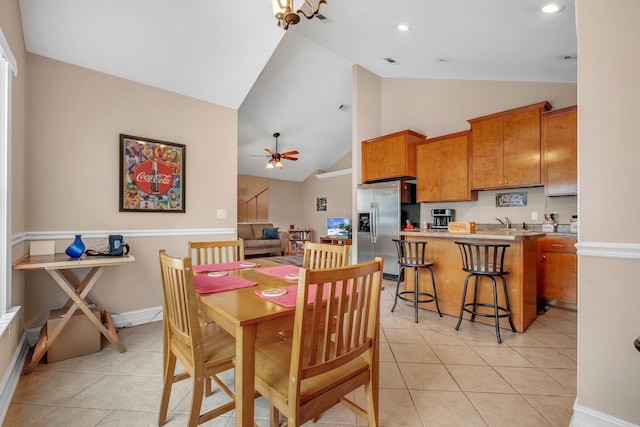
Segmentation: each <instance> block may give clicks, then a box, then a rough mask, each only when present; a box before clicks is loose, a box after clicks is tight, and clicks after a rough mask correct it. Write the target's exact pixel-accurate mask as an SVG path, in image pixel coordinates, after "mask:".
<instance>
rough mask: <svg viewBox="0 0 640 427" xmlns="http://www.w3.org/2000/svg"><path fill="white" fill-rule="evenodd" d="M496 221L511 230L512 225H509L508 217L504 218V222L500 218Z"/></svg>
mask: <svg viewBox="0 0 640 427" xmlns="http://www.w3.org/2000/svg"><path fill="white" fill-rule="evenodd" d="M496 220H497V221H498V222H499V223H500V224H502V225H504V226H505V228H506V229H507V230H508V229H510V228H511V224H510V223H509V218H507V217H506V216H505V217H504V221H502V220H501V219H500V218H496Z"/></svg>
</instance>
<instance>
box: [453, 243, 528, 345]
mask: <svg viewBox="0 0 640 427" xmlns="http://www.w3.org/2000/svg"><path fill="white" fill-rule="evenodd" d="M455 243H456V245H458V248H459V249H460V255H461V256H462V270H464V271H466V272H467V273H469V274H468V275H467V278H466V279H465V281H464V290H463V291H462V304H461V305H460V317H459V318H458V324H457V325H456V330H458V328H459V327H460V323H462V317H463V315H464V312H465V311H466V312H467V313H470V314H471V321H472V322H473V321H474V318H475V316H482V317H493V318H494V319H495V326H496V337H497V339H498V343H502V338H500V318H501V317H506V318H507V319H509V325H510V326H511V330H512V331H514V332H515V331H516V328H515V327H514V326H513V322H512V321H511V307H510V305H509V294H508V292H507V281H506V279H505V278H504V276H506V275H507V274H509V270H506V269H505V268H504V255H505V252H506V250H507V248H508V247H509V246H510V245H506V244H490V243H465V242H455ZM472 277H474V278H475V284H474V286H473V302H471V303H467V302H466V300H467V286H468V284H469V279H471V278H472ZM480 277H488V278H489V279H491V282H492V283H493V303H481V302H477V296H478V282H479V278H480ZM496 277H499V278H500V279H502V290H503V292H504V301H505V304H504V307H501V306H499V305H498V287H497V284H496ZM469 307H470V308H469ZM478 307H487V308H490V309H492V312H491V313H487V312H486V311H484V312H482V311H478Z"/></svg>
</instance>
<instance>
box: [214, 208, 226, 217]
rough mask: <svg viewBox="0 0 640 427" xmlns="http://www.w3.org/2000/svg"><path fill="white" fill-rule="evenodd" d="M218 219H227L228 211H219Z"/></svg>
mask: <svg viewBox="0 0 640 427" xmlns="http://www.w3.org/2000/svg"><path fill="white" fill-rule="evenodd" d="M216 218H217V219H227V210H226V209H218V212H217V215H216Z"/></svg>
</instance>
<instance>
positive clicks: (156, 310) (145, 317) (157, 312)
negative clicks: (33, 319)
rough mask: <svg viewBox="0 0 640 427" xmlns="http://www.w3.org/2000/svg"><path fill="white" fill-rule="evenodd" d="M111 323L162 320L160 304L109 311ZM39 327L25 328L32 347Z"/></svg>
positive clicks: (119, 325) (122, 324) (129, 324)
mask: <svg viewBox="0 0 640 427" xmlns="http://www.w3.org/2000/svg"><path fill="white" fill-rule="evenodd" d="M111 317H112V318H113V323H115V325H116V328H130V327H132V326H137V325H144V324H145V323H151V322H155V321H158V320H162V306H158V307H150V308H144V309H142V310H133V311H128V312H126V313H111ZM39 336H40V328H32V329H29V330H27V344H28V345H29V347H33V346H34V345H36V343H37V342H38V337H39Z"/></svg>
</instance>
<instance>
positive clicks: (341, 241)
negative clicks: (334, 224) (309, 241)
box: [320, 237, 351, 245]
mask: <svg viewBox="0 0 640 427" xmlns="http://www.w3.org/2000/svg"><path fill="white" fill-rule="evenodd" d="M320 243H329V244H331V245H350V244H351V239H349V238H347V237H321V238H320Z"/></svg>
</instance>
